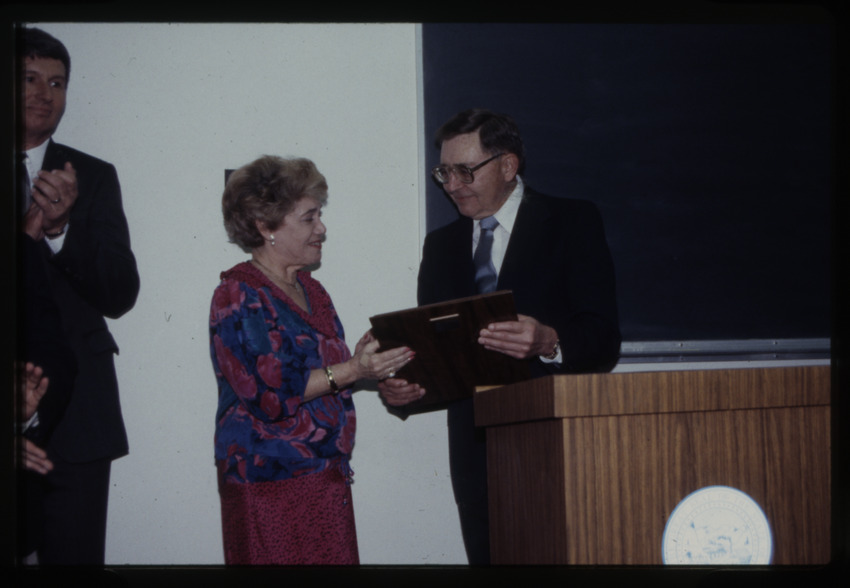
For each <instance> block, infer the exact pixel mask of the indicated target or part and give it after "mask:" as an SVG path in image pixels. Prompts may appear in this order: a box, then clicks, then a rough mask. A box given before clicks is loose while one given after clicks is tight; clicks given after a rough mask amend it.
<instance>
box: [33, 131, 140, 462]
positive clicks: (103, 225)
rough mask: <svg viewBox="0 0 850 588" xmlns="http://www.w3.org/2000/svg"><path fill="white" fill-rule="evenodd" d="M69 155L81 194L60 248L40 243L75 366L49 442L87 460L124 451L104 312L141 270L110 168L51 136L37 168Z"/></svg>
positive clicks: (129, 297) (127, 296) (119, 303)
mask: <svg viewBox="0 0 850 588" xmlns="http://www.w3.org/2000/svg"><path fill="white" fill-rule="evenodd" d="M67 161H70V162H71V164H72V165H73V166H74V168H75V169H76V171H77V184H78V192H79V196H78V198H77V201H76V202H75V203H74V206H73V208H72V209H71V216H70V220H69V225H68V232H67V234H66V236H65V243H64V245H63V247H62V250H61V251H59V253H57V254H55V255H53V254H52V252H51V251H50V249H49V248H48V246H47V244H43V247H42V251H43V254H44V255H45V259H46V260H47V265H48V274H49V278H50V283H51V287H52V290H53V295H54V299H55V301H56V304H57V305H58V307H59V310H60V313H61V315H62V323H63V326H64V329H65V332H66V336H67V339H68V342H69V343H70V345H71V347H72V348H73V349H74V353H75V355H76V360H77V369H78V373H77V377H76V380H75V382H74V389H73V392H72V394H71V398H70V401H69V403H68V406H67V408H66V410H65V414H64V416H63V418H62V420H61V421H60V422H59V424H58V425H57V427H56V430H55V431H54V433H53V436H52V438H51V442H50V445H49V450H50V451H51V452H53V453H55V454H57V455H59V456H61V457H62V458H64V459H65V460H67V461H71V462H85V461H91V460H94V459H101V458H116V457H120V456H122V455H124V454H126V453H127V451H128V444H127V434H126V431H125V429H124V422H123V419H122V416H121V407H120V404H119V400H118V384H117V380H116V377H115V367H114V362H113V354H115V353H117V352H118V346H117V345H116V344H115V340H114V339H113V338H112V335H111V334H110V332H109V329H108V328H107V325H106V321H105V319H104V317H109V318H117V317H119V316H121V315H123V314H124V313H125V312H127V311H128V310H130V309H131V308H132V307H133V305H134V304H135V302H136V297H137V296H138V293H139V274H138V271H137V269H136V260H135V257H134V256H133V252H132V251H131V250H130V234H129V230H128V227H127V220H126V218H125V216H124V210H123V207H122V204H121V189H120V187H119V184H118V175H117V173H116V172H115V168H114V167H113V166H112V165H111V164H109V163H107V162H105V161H102V160H99V159H97V158H95V157H92V156H90V155H87V154H85V153H82V152H81V151H77V150H76V149H72V148H70V147H66V146H64V145H59V144H57V143H54V142H53V141H52V140H51V142H50V145H49V146H48V148H47V153H46V155H45V158H44V165H43V166H42V168H43V169H45V170H53V169H60V168H62V167H63V166H64V165H65V162H67Z"/></svg>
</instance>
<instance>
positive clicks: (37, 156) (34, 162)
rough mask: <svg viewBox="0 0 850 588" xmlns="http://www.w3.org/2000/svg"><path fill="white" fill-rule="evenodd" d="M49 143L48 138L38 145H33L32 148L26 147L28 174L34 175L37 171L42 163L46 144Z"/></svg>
mask: <svg viewBox="0 0 850 588" xmlns="http://www.w3.org/2000/svg"><path fill="white" fill-rule="evenodd" d="M49 144H50V139H48V140H47V141H45V142H44V143H42V144H41V145H39V146H38V147H33V148H32V149H27V152H26V153H27V160H26V161H27V168H28V169H29V172H30V176H34V175H35V174H36V173H38V170H40V169H41V168H42V167H43V165H44V155H45V154H46V153H47V146H48V145H49Z"/></svg>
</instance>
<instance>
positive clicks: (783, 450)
mask: <svg viewBox="0 0 850 588" xmlns="http://www.w3.org/2000/svg"><path fill="white" fill-rule="evenodd" d="M475 407H476V423H477V424H480V425H485V426H487V427H488V429H487V445H488V447H487V451H488V476H489V480H490V518H491V549H492V561H493V562H494V563H501V564H585V565H644V564H650V565H651V564H661V563H663V562H662V538H663V534H664V528H665V525H666V523H667V520H668V518H669V517H670V514H671V513H672V512H673V510H674V509H675V507H676V506H677V504H678V503H679V502H680V501H681V500H682V499H683V498H685V497H686V496H687V495H688V494H690V493H691V492H694V491H696V490H699V489H700V488H704V487H706V486H712V485H724V486H731V487H734V488H737V489H739V490H741V491H743V492H745V493H747V494H748V495H749V496H750V497H751V498H753V500H755V501H756V502H757V503H758V504H759V505H760V506H761V507H762V509H763V510H764V512H765V515H766V516H767V519H768V522H769V524H770V527H771V531H772V533H773V559H772V563H774V564H824V563H827V562H828V561H829V557H830V470H829V467H830V463H829V460H830V409H829V368H828V367H826V366H824V367H820V366H818V367H802V368H773V369H770V368H768V369H741V370H704V371H691V372H644V373H629V374H591V375H579V376H556V377H551V378H544V379H540V380H534V381H531V382H526V383H524V384H516V385H512V386H506V387H502V388H497V389H491V390H487V391H482V392H479V393H477V394H476V399H475Z"/></svg>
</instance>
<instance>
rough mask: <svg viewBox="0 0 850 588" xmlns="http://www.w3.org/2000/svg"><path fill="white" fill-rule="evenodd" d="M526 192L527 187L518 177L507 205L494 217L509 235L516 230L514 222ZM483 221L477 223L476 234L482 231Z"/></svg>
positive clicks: (506, 202) (506, 201)
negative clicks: (481, 224) (481, 223)
mask: <svg viewBox="0 0 850 588" xmlns="http://www.w3.org/2000/svg"><path fill="white" fill-rule="evenodd" d="M524 192H525V185H524V184H523V182H522V178H521V177H519V176H517V177H516V186H514V189H513V192H511V194H510V196H508V199H507V200H505V203H504V204H502V207H501V208H500V209H499V210H498V211H496V214H494V215H493V216H494V217H496V220H497V221H499V226H500V227H502V228H503V229H505V230H506V231H507V232H508V233H509V234H510V232H511V231H512V230H513V228H514V221H515V220H516V215H517V211H518V210H519V205H520V202H522V195H523V193H524ZM480 222H481V221H477V220H476V221H475V232H476V234H477V233H478V231H480V230H481V228H480Z"/></svg>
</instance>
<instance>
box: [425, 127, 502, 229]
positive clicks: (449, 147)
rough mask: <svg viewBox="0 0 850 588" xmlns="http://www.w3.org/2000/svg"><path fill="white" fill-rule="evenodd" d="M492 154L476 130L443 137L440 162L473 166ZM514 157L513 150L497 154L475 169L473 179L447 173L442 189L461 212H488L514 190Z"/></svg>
mask: <svg viewBox="0 0 850 588" xmlns="http://www.w3.org/2000/svg"><path fill="white" fill-rule="evenodd" d="M493 155H495V154H494V153H487V152H485V151H484V150H483V149H482V148H481V141H480V139H479V138H478V131H475V132H474V133H467V134H465V135H458V136H456V137H453V138H451V139H448V140H446V141H443V145H442V148H441V149H440V164H441V165H446V166H452V165H460V164H463V165H467V166H469V167H475V166H476V165H478V164H479V163H481V162H482V161H485V160H486V159H489V158H490V157H492V156H493ZM515 159H516V156H514V155H512V154H507V155H504V156H502V157H497V158H496V159H494V160H493V161H491V162H490V163H488V164H486V165H484V166H483V167H481V168H480V169H478V170H476V171H475V173H474V175H475V180H474V181H473V182H472V183H471V184H464V183H463V182H461V181H460V180H458V179H457V177H456V174H454V173H452V174H450V175H449V181H448V182H446V183H445V184H443V190H445V191H446V194H448V195H449V197H450V198H451V199H452V200H453V201H454V203H455V205H456V206H457V208H458V211H459V212H460V213H461V214H462V215H463V216H468V217H470V218H473V219H482V218H484V217H485V216H490V215H492V214H494V213H496V211H498V210H499V209H500V208H501V207H502V205H503V204H504V203H505V200H507V199H508V196H510V194H511V191H512V190H513V187H514V184H513V183H512V182H513V180H514V177H515V176H516V168H515V165H514V161H515Z"/></svg>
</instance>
